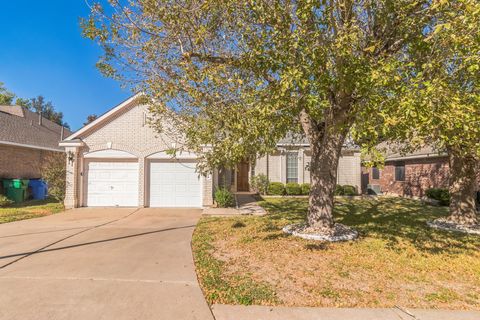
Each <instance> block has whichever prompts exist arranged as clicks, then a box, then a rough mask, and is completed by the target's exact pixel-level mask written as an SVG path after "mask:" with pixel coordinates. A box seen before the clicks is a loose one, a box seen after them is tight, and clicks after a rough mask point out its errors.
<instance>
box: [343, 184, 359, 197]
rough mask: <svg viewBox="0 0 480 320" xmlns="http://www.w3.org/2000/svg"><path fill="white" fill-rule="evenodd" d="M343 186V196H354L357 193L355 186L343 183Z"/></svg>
mask: <svg viewBox="0 0 480 320" xmlns="http://www.w3.org/2000/svg"><path fill="white" fill-rule="evenodd" d="M342 188H343V195H344V196H356V195H357V188H355V187H354V186H351V185H348V184H346V185H344V186H342Z"/></svg>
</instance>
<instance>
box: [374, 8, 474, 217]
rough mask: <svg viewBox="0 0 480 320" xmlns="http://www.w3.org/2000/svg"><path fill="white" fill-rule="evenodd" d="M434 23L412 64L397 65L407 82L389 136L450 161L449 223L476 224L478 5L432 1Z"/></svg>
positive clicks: (388, 112)
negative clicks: (425, 147)
mask: <svg viewBox="0 0 480 320" xmlns="http://www.w3.org/2000/svg"><path fill="white" fill-rule="evenodd" d="M431 8H432V10H431V13H432V17H433V18H434V20H433V21H434V23H433V24H432V25H431V27H430V28H427V29H425V30H424V32H425V37H424V39H423V41H421V42H420V43H418V45H417V46H416V47H415V48H412V50H411V51H410V54H411V55H412V57H413V59H412V61H413V62H414V63H410V64H405V65H401V66H400V65H399V66H398V68H397V69H396V70H395V72H396V73H397V77H399V78H402V79H403V81H405V82H406V83H408V85H407V86H404V88H403V91H402V92H401V94H399V95H398V96H397V99H398V100H397V103H398V104H399V105H400V106H401V108H385V110H384V112H383V113H382V114H381V118H382V119H383V120H384V122H380V123H382V124H387V126H383V128H382V130H381V131H382V132H383V133H384V136H385V137H388V138H390V139H393V140H396V141H400V142H403V143H404V144H403V146H404V147H403V149H404V150H405V151H411V150H414V149H416V148H418V147H422V146H423V145H425V144H428V145H432V146H434V147H435V148H436V149H437V150H438V151H440V152H446V153H447V154H448V157H449V168H450V177H449V192H450V195H451V201H450V216H449V217H448V218H447V220H448V221H449V222H453V223H456V224H462V225H475V224H478V217H477V213H476V197H475V196H476V194H475V191H476V190H477V189H478V180H477V179H478V174H479V171H478V170H479V169H480V168H479V162H480V87H479V85H478V83H479V82H480V2H478V1H477V0H456V1H443V0H433V1H432V7H431ZM380 127H382V126H380Z"/></svg>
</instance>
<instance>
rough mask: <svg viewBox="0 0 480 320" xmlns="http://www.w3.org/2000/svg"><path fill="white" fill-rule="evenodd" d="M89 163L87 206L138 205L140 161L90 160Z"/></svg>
mask: <svg viewBox="0 0 480 320" xmlns="http://www.w3.org/2000/svg"><path fill="white" fill-rule="evenodd" d="M87 165H88V172H87V174H88V175H87V206H89V207H110V206H120V207H137V206H138V162H88V164H87Z"/></svg>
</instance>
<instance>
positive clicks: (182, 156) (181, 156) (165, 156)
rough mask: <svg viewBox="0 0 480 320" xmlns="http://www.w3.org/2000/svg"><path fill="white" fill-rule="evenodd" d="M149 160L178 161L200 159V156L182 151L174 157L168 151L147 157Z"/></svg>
mask: <svg viewBox="0 0 480 320" xmlns="http://www.w3.org/2000/svg"><path fill="white" fill-rule="evenodd" d="M147 159H164V160H168V159H171V160H176V159H179V160H181V159H198V156H197V155H196V154H195V153H193V152H188V151H180V152H178V153H177V154H175V156H174V155H172V154H169V153H167V152H166V151H160V152H156V153H154V154H151V155H149V156H148V157H147Z"/></svg>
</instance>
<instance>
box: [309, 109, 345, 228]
mask: <svg viewBox="0 0 480 320" xmlns="http://www.w3.org/2000/svg"><path fill="white" fill-rule="evenodd" d="M300 121H301V122H302V127H303V129H304V132H305V134H306V136H307V138H308V140H309V141H310V148H311V152H312V159H311V162H310V180H311V186H310V195H309V208H308V215H307V222H308V225H309V227H311V228H313V229H316V230H319V231H327V230H331V229H332V228H333V226H334V220H333V205H334V200H335V198H334V196H335V195H334V193H335V186H336V184H337V169H338V162H339V159H340V155H341V151H342V146H343V143H344V141H345V137H346V132H348V130H345V129H343V130H338V129H337V130H335V129H336V128H330V127H328V126H326V125H325V124H320V125H319V124H317V123H316V122H315V121H314V120H312V119H311V118H310V117H309V116H308V114H306V113H305V112H303V113H302V115H301V117H300Z"/></svg>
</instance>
